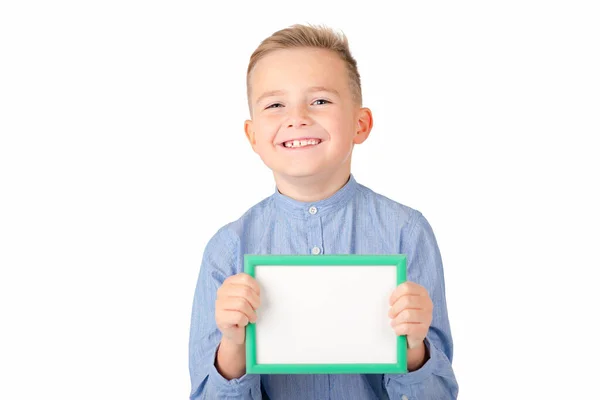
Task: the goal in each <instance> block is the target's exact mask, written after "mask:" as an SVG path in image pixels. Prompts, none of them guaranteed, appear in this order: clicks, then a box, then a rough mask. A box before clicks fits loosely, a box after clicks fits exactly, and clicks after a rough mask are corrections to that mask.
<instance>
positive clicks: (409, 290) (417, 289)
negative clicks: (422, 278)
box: [390, 281, 427, 306]
mask: <svg viewBox="0 0 600 400" xmlns="http://www.w3.org/2000/svg"><path fill="white" fill-rule="evenodd" d="M426 293H427V290H426V289H425V288H424V287H423V286H421V285H419V284H417V283H414V282H408V281H407V282H404V283H401V284H399V285H398V287H396V289H394V292H393V293H392V295H391V296H390V306H391V305H392V304H394V303H395V302H396V301H397V300H398V299H399V298H400V297H402V296H406V295H411V296H422V295H423V294H426Z"/></svg>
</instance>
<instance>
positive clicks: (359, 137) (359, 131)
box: [354, 107, 373, 144]
mask: <svg viewBox="0 0 600 400" xmlns="http://www.w3.org/2000/svg"><path fill="white" fill-rule="evenodd" d="M371 129H373V114H372V113H371V110H369V109H368V108H366V107H362V108H360V109H359V110H358V121H357V126H356V134H355V135H354V143H355V144H361V143H362V142H364V141H365V140H367V138H368V137H369V134H370V133H371Z"/></svg>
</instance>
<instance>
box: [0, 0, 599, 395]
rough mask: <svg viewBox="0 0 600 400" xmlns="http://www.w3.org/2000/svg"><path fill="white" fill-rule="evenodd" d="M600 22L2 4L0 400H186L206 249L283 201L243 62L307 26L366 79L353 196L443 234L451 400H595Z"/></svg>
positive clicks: (320, 7) (527, 15)
mask: <svg viewBox="0 0 600 400" xmlns="http://www.w3.org/2000/svg"><path fill="white" fill-rule="evenodd" d="M202 3H203V4H202ZM216 3H219V5H217V4H216ZM386 3H387V2H386ZM389 3H390V4H391V3H392V2H389ZM599 20H600V14H599V12H598V6H597V2H593V1H588V2H582V1H562V2H559V1H537V2H534V1H524V0H519V1H502V2H500V1H498V2H481V1H468V2H467V1H455V2H403V3H401V4H394V5H393V6H392V5H387V6H384V2H377V1H368V2H360V3H356V4H352V3H350V2H338V4H333V2H324V1H319V2H312V1H303V2H290V3H285V2H283V3H282V2H279V3H278V2H266V1H265V2H262V1H261V2H258V1H252V2H245V3H244V4H239V5H233V4H231V3H226V2H222V3H221V2H196V1H187V2H181V1H162V2H158V1H128V0H119V1H107V0H105V1H96V2H90V1H87V2H81V1H70V2H68V1H53V2H42V1H37V2H32V1H18V2H17V1H4V2H2V3H1V5H0V134H1V136H0V266H1V270H0V271H1V272H0V377H1V378H0V380H1V383H0V398H2V399H30V398H34V397H40V396H41V397H43V398H49V399H80V398H87V399H107V398H110V399H141V398H144V399H183V398H186V396H187V395H188V392H189V376H188V370H187V345H188V343H187V340H188V334H189V320H190V314H191V305H192V296H193V291H194V287H195V284H196V279H197V276H198V270H199V266H200V261H201V256H202V252H203V250H204V246H205V245H206V243H207V241H208V239H209V238H210V237H211V236H212V235H213V234H214V233H215V232H216V230H217V229H218V228H219V227H221V226H222V225H224V224H225V223H227V222H229V221H231V220H234V219H237V218H238V217H239V216H240V215H241V214H242V213H243V212H244V211H245V210H246V209H248V208H249V207H251V206H252V205H253V204H255V203H256V202H258V201H259V200H261V199H263V198H264V197H266V196H268V195H270V194H271V193H272V192H273V190H274V184H273V181H272V176H271V174H270V171H269V170H268V169H267V168H266V167H265V166H264V165H263V164H262V162H261V161H260V159H259V158H258V156H257V155H255V154H254V153H253V152H252V151H251V149H250V147H249V145H248V144H247V143H246V141H245V137H244V134H243V129H242V128H243V122H244V119H245V118H247V117H248V111H247V108H246V98H245V69H246V66H247V62H248V59H249V57H250V54H251V53H252V51H253V50H254V49H255V48H256V46H258V44H259V42H260V41H261V40H262V39H264V38H265V37H267V36H268V35H270V34H271V33H273V32H274V31H276V30H278V29H281V28H284V27H286V26H288V25H291V24H293V23H304V22H310V23H326V24H328V25H330V26H332V27H334V28H336V29H341V30H343V31H344V32H345V33H346V34H347V35H348V37H349V39H350V44H351V49H352V51H353V54H354V56H355V57H356V59H357V60H358V65H359V69H360V73H361V75H362V83H363V93H364V102H365V105H366V106H369V107H370V108H371V109H372V110H373V114H374V119H375V124H374V129H373V132H372V135H371V137H370V138H369V140H368V141H367V142H366V143H364V144H363V145H361V146H359V147H357V148H356V151H355V155H354V160H353V164H354V166H353V172H354V174H355V177H356V179H357V180H358V181H359V182H360V183H362V184H365V185H367V186H368V187H370V188H372V189H373V190H375V191H376V192H379V193H382V194H384V195H386V196H388V197H390V198H392V199H394V200H396V201H399V202H401V203H403V204H406V205H408V206H410V207H413V208H416V209H418V210H420V211H421V212H422V213H423V214H424V215H425V217H426V218H427V219H428V220H429V222H430V223H431V225H432V226H433V229H434V231H435V233H436V236H437V239H438V243H439V246H440V249H441V252H442V257H443V261H444V268H445V276H446V289H447V300H448V307H449V316H450V321H451V327H452V333H453V337H454V345H455V358H454V370H455V373H456V376H457V378H458V380H459V383H460V387H461V394H460V396H459V398H461V399H503V398H511V399H517V398H518V399H532V398H542V397H543V398H548V399H550V398H551V399H564V398H569V399H574V398H590V396H593V395H594V394H593V393H596V394H597V390H596V386H597V379H596V372H597V367H598V364H597V360H598V356H599V354H598V350H597V346H596V344H597V337H598V335H599V334H600V332H599V331H598V328H596V327H593V326H592V322H593V321H594V320H595V321H597V320H598V318H597V307H592V306H593V305H597V304H598V300H597V296H596V292H597V287H598V284H597V281H596V280H594V278H593V276H597V274H595V272H597V271H598V267H600V265H599V264H600V262H599V261H598V252H597V250H598V248H599V247H598V242H599V240H598V239H599V235H598V229H597V228H598V226H599V224H600V215H599V211H598V204H599V203H600V198H599V196H598V186H599V185H598V180H599V179H598V175H599V174H598V171H600V165H599V161H598V154H599V150H600V148H599V146H598V144H597V141H596V140H595V139H597V136H598V134H599V133H600V115H599V114H600V94H599V93H600V78H599V76H600V74H599V72H598V71H600V56H599V49H600V39H599V38H600V25H599V24H598V21H599ZM596 325H597V324H596ZM586 393H587V395H586Z"/></svg>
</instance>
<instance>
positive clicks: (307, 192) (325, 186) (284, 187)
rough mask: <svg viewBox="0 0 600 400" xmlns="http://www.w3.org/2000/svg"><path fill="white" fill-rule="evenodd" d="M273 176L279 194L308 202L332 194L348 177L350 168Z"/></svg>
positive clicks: (322, 198)
mask: <svg viewBox="0 0 600 400" xmlns="http://www.w3.org/2000/svg"><path fill="white" fill-rule="evenodd" d="M274 177H275V184H276V185H277V190H279V192H280V193H281V194H283V195H285V196H288V197H290V198H292V199H294V200H297V201H302V202H306V203H309V202H316V201H319V200H324V199H326V198H328V197H331V196H333V195H334V194H335V192H337V191H338V190H340V189H341V188H342V187H343V186H344V185H345V184H346V183H347V182H348V180H349V179H350V168H347V169H346V168H344V169H342V170H341V171H337V172H336V173H335V174H330V175H325V174H322V175H319V176H306V177H305V176H302V177H295V176H283V175H276V174H274Z"/></svg>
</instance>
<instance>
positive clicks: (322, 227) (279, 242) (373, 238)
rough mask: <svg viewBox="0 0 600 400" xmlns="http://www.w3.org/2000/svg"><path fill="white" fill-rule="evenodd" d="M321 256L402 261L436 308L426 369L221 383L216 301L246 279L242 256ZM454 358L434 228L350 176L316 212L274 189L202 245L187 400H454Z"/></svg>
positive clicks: (267, 377) (427, 342)
mask: <svg viewBox="0 0 600 400" xmlns="http://www.w3.org/2000/svg"><path fill="white" fill-rule="evenodd" d="M311 208H312V210H311ZM309 210H310V211H309ZM315 211H316V212H315ZM316 249H318V250H316ZM315 253H320V254H406V257H407V278H408V280H409V281H412V282H416V283H418V284H420V285H422V286H424V287H425V288H426V289H427V291H428V293H429V296H430V297H431V299H432V301H433V304H434V308H433V321H432V323H431V327H430V328H429V332H428V334H427V337H426V339H425V345H426V346H427V348H428V350H429V355H430V357H429V359H428V361H427V362H426V363H425V365H423V366H422V367H421V368H420V369H418V370H416V371H413V372H409V373H407V374H365V375H357V374H341V375H333V374H332V375H320V374H315V375H295V374H294V375H280V374H274V375H243V376H242V377H240V378H238V379H232V380H227V379H225V378H224V377H223V376H221V375H220V374H219V372H218V371H217V369H216V368H215V365H214V364H215V353H216V349H217V346H218V344H219V342H220V340H221V333H220V331H219V330H218V329H217V326H216V323H215V309H214V308H215V298H216V292H217V289H218V288H219V287H220V286H221V284H222V283H223V281H224V280H225V279H226V278H227V277H229V276H230V275H234V274H237V273H239V272H243V268H244V254H315ZM390 329H391V328H390ZM452 351H453V349H452V336H451V333H450V325H449V321H448V314H447V306H446V295H445V285H444V273H443V268H442V259H441V255H440V252H439V249H438V246H437V242H436V239H435V236H434V234H433V231H432V229H431V226H430V225H429V223H428V222H427V220H426V219H425V217H423V215H422V214H421V213H420V212H419V211H416V210H414V209H412V208H410V207H407V206H405V205H402V204H400V203H397V202H395V201H393V200H390V199H388V198H386V197H384V196H382V195H380V194H378V193H375V192H373V191H372V190H370V189H368V188H367V187H365V186H363V185H361V184H359V183H358V182H357V181H356V180H355V178H354V176H353V175H350V177H349V180H348V182H347V183H346V184H345V185H344V186H343V187H342V188H341V189H340V190H338V191H337V192H336V193H335V194H334V195H333V196H331V197H329V198H327V199H325V200H320V201H317V202H314V203H305V202H300V201H296V200H294V199H291V198H289V197H287V196H285V195H283V194H281V193H280V192H279V191H278V190H277V189H276V190H275V193H273V195H271V196H269V197H267V198H266V199H264V200H263V201H261V202H260V203H258V204H256V205H255V206H253V207H252V208H250V209H249V210H248V211H247V212H246V213H245V214H244V215H243V216H242V217H241V218H239V219H238V220H237V221H234V222H231V223H229V224H227V225H225V226H224V227H222V228H221V229H219V230H218V232H216V234H215V235H214V236H213V237H212V238H211V239H210V241H209V242H208V244H207V246H206V249H205V251H204V255H203V259H202V265H201V267H200V273H199V277H198V282H197V286H196V291H195V294H194V303H193V309H192V320H191V329H190V342H189V369H190V377H191V383H192V389H191V394H190V399H210V400H215V399H230V398H231V399H232V398H235V399H261V398H265V399H266V398H269V399H273V400H278V399H283V400H295V399H332V400H352V399H373V400H375V399H387V398H389V399H399V400H406V399H409V400H416V399H419V400H429V399H444V400H446V399H455V398H456V397H457V395H458V384H457V381H456V378H455V376H454V372H453V370H452V364H451V362H452ZM267 396H268V397H267Z"/></svg>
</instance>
